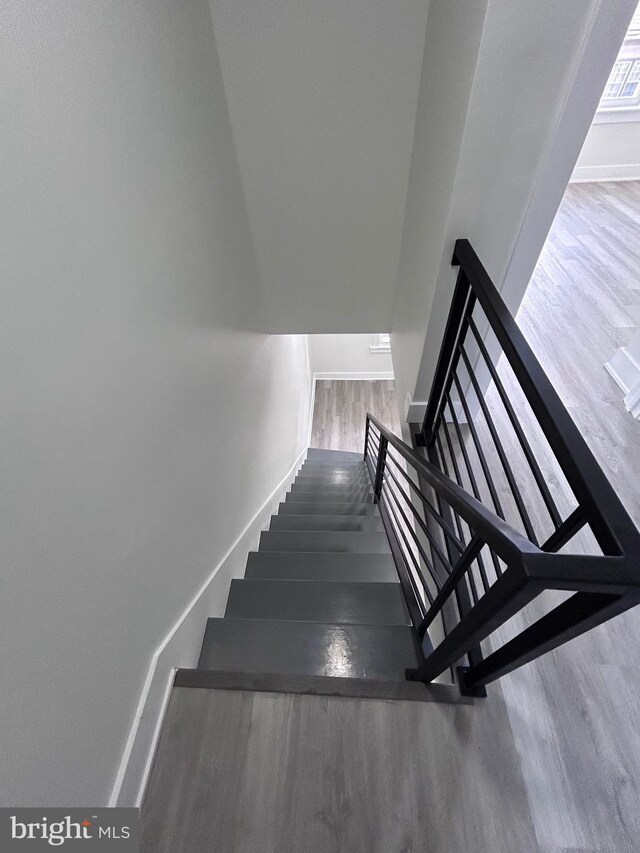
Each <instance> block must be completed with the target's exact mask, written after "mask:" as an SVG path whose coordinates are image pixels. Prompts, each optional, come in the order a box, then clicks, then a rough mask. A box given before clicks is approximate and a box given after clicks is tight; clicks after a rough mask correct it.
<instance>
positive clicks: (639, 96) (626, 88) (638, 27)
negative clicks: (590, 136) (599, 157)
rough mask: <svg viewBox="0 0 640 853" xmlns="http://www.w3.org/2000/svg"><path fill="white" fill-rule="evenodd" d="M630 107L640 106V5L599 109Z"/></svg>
mask: <svg viewBox="0 0 640 853" xmlns="http://www.w3.org/2000/svg"><path fill="white" fill-rule="evenodd" d="M630 107H631V108H638V107H640V6H639V7H638V8H637V9H636V11H635V13H634V15H633V18H632V20H631V25H630V26H629V29H628V30H627V35H626V37H625V40H624V42H623V43H622V48H621V49H620V53H619V54H618V58H617V59H616V61H615V63H614V65H613V68H612V69H611V74H610V75H609V79H608V80H607V85H606V86H605V87H604V92H603V93H602V98H601V99H600V105H599V107H598V110H599V111H604V112H608V111H613V110H620V109H629V108H630Z"/></svg>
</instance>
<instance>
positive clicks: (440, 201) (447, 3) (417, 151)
mask: <svg viewBox="0 0 640 853" xmlns="http://www.w3.org/2000/svg"><path fill="white" fill-rule="evenodd" d="M486 5H487V0H431V3H430V6H429V18H428V20H427V37H426V43H425V53H424V59H423V65H422V76H421V83H420V97H419V101H418V111H417V116H416V129H415V138H414V144H413V157H412V160H411V173H410V177H409V188H408V191H407V206H406V211H405V219H404V231H403V238H402V251H401V255H400V264H399V271H398V281H397V290H396V296H395V303H394V319H393V324H392V331H391V349H392V353H393V364H394V368H395V380H396V394H397V397H398V403H399V407H400V411H401V412H404V410H405V407H406V402H407V400H406V398H407V395H409V397H412V396H415V387H416V382H417V378H418V371H419V368H420V362H421V358H422V352H423V349H424V345H425V335H426V331H427V324H428V322H429V314H430V311H431V303H432V300H433V294H434V290H435V281H436V278H437V274H438V269H439V267H440V263H441V260H442V253H443V251H444V248H443V247H444V245H445V240H446V237H447V234H448V230H447V226H448V218H449V207H450V204H451V196H452V193H453V183H454V179H455V174H456V169H457V166H458V159H459V156H460V147H461V145H462V136H463V133H464V127H465V122H466V117H467V111H468V108H469V99H470V95H471V86H472V84H473V78H474V74H475V70H476V61H477V55H478V49H479V46H480V39H481V36H482V28H483V26H484V17H485V12H486ZM440 335H441V332H440ZM416 399H417V398H416ZM405 438H406V439H407V440H409V434H408V431H407V432H406V434H405Z"/></svg>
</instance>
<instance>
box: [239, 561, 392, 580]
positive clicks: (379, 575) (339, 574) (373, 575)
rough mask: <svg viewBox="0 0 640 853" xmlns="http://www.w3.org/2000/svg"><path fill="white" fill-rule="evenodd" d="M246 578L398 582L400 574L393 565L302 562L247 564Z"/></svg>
mask: <svg viewBox="0 0 640 853" xmlns="http://www.w3.org/2000/svg"><path fill="white" fill-rule="evenodd" d="M244 576H245V579H246V580H265V581H267V580H289V581H323V582H326V583H329V582H337V583H344V582H345V581H346V582H348V583H398V575H397V572H396V570H395V568H393V567H389V568H379V569H377V568H376V567H375V566H346V567H345V566H334V567H332V566H326V567H325V568H315V567H314V566H312V565H311V566H306V565H305V564H304V563H301V564H300V565H298V566H286V565H283V564H280V565H275V566H247V570H246V572H245V575H244Z"/></svg>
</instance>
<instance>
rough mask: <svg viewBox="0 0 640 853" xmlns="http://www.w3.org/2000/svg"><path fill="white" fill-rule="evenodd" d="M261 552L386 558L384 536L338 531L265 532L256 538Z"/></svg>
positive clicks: (387, 544) (387, 551) (382, 534)
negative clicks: (336, 554) (319, 552)
mask: <svg viewBox="0 0 640 853" xmlns="http://www.w3.org/2000/svg"><path fill="white" fill-rule="evenodd" d="M260 550H261V551H330V552H336V553H352V554H388V553H390V552H389V541H388V539H387V537H386V534H384V533H351V532H345V531H341V530H340V531H338V530H334V531H332V530H329V531H310V532H309V531H293V530H265V531H263V532H262V533H261V534H260Z"/></svg>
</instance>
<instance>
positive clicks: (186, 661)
mask: <svg viewBox="0 0 640 853" xmlns="http://www.w3.org/2000/svg"><path fill="white" fill-rule="evenodd" d="M306 453H307V448H306V447H305V449H304V450H303V451H302V453H301V454H300V455H299V456H298V458H297V459H296V461H295V462H294V463H293V465H292V467H291V469H290V470H289V471H288V472H287V474H286V476H285V477H284V478H283V479H282V481H281V482H280V484H279V485H278V486H277V488H276V489H274V491H273V492H272V494H271V496H270V497H269V498H268V499H267V500H266V501H265V502H264V504H263V505H262V507H261V508H260V509H259V510H258V512H257V513H256V514H255V515H254V517H253V518H252V519H251V521H250V522H249V523H248V524H247V526H246V527H245V528H244V530H243V531H242V533H241V534H240V535H239V536H238V538H237V539H236V541H235V542H234V543H233V544H232V545H231V547H230V548H229V550H228V551H227V553H226V554H225V555H224V557H223V558H222V560H221V561H220V563H219V564H218V565H217V566H216V567H215V569H214V570H213V571H212V572H211V574H210V575H209V577H208V578H207V580H206V581H205V583H204V584H203V585H202V587H201V588H200V590H199V592H198V593H197V595H196V596H195V597H194V598H193V599H192V601H191V602H190V603H189V604H188V605H187V607H186V609H185V610H184V611H183V613H182V615H181V616H180V618H179V619H178V620H177V622H176V623H175V624H174V625H173V627H172V628H171V630H170V631H169V633H168V634H167V635H166V637H165V638H164V640H163V641H162V642H161V643H160V645H159V646H158V648H157V649H156V651H155V653H154V655H153V657H152V659H151V663H150V665H149V669H148V672H147V676H146V678H145V681H144V685H143V687H142V692H141V694H140V699H139V701H138V707H137V708H136V712H135V715H134V718H133V723H132V725H131V730H130V732H129V737H128V738H127V743H126V745H125V749H124V752H123V754H122V758H121V760H120V766H119V768H118V772H117V774H116V778H115V782H114V784H113V789H112V791H111V797H110V798H109V806H117V805H118V806H120V805H121V806H139V805H140V803H141V802H142V797H143V795H144V790H145V787H146V784H147V779H148V776H149V772H150V770H151V764H152V762H153V756H154V754H155V750H156V745H157V742H158V738H159V736H160V730H161V728H162V722H163V720H164V715H165V712H166V708H167V704H168V702H169V697H170V695H171V688H172V686H173V679H174V675H175V671H176V669H179V668H181V667H188V668H191V667H195V666H196V664H197V661H198V655H199V652H200V645H201V643H202V636H203V634H204V629H205V625H206V621H207V618H208V617H209V616H222V614H223V611H224V607H225V604H226V600H227V595H228V591H229V584H230V583H231V579H232V578H241V577H243V576H244V572H245V566H246V561H247V554H248V552H249V551H250V550H251V549H252V548H255V547H256V546H257V543H258V539H259V537H260V533H261V531H262V530H264V529H266V527H267V526H268V522H269V518H270V516H271V515H272V514H273V513H274V511H275V510H276V509H277V505H278V503H279V502H280V501H281V500H282V498H283V496H284V494H285V493H286V491H287V490H288V488H289V485H290V483H291V481H292V480H293V478H294V477H295V474H296V472H297V470H298V468H299V467H300V465H301V463H302V461H303V459H304V457H305V456H306Z"/></svg>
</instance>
